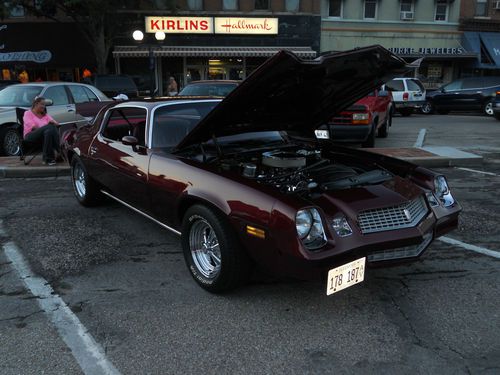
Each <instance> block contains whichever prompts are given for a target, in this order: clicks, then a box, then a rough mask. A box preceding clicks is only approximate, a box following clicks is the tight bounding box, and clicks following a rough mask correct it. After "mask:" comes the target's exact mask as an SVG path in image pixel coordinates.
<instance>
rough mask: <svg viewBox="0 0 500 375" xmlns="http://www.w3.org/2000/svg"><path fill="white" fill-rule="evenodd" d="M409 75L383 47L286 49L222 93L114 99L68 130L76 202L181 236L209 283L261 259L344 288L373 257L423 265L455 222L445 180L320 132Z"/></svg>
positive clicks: (245, 272) (237, 274)
mask: <svg viewBox="0 0 500 375" xmlns="http://www.w3.org/2000/svg"><path fill="white" fill-rule="evenodd" d="M404 70H405V64H404V62H403V61H402V60H401V59H399V58H398V57H396V56H394V55H392V54H391V53H390V52H389V51H387V50H385V49H384V48H382V47H380V46H373V47H366V48H361V49H356V50H353V51H348V52H343V53H336V54H329V55H325V56H321V57H319V58H318V59H316V60H314V61H302V60H300V59H299V58H297V57H296V56H295V55H293V54H291V53H289V52H285V51H282V52H280V53H278V54H277V55H275V56H274V57H273V58H271V59H269V60H268V61H267V62H266V63H264V64H263V65H262V66H261V67H259V68H258V69H257V70H256V71H255V72H254V73H253V74H252V75H251V76H250V77H249V78H248V79H247V80H245V81H243V82H242V83H241V84H240V85H239V86H238V87H237V88H236V89H235V90H234V91H232V92H231V93H230V94H229V95H228V96H227V97H226V98H225V99H223V100H220V99H208V98H207V99H187V98H184V99H181V98H175V97H174V98H172V99H171V100H162V101H129V102H120V103H114V104H112V105H109V106H107V107H105V108H104V109H102V110H101V112H100V113H99V114H98V116H97V118H96V120H95V121H94V123H93V124H89V125H88V126H84V127H81V128H80V129H78V130H75V131H74V133H73V134H72V135H71V137H68V144H67V145H66V147H67V156H68V160H69V162H70V163H71V170H72V172H71V175H72V183H73V187H74V191H75V195H76V198H77V199H78V201H79V202H80V203H81V204H83V205H86V206H87V205H93V204H96V203H98V202H99V201H100V199H101V198H102V196H108V197H111V198H113V199H114V200H116V201H118V202H120V203H122V204H124V205H126V206H127V207H129V208H131V209H133V210H134V211H136V212H138V213H140V214H141V215H143V216H144V217H146V218H148V219H151V220H153V221H155V222H156V223H158V224H160V225H161V226H162V227H164V228H165V229H167V230H169V231H171V232H173V233H176V234H178V235H180V237H181V243H182V249H183V252H184V258H185V261H186V264H187V266H188V269H189V272H190V273H191V274H192V276H193V278H194V280H195V281H196V282H197V283H198V284H199V285H200V286H202V287H203V288H205V289H206V290H208V291H211V292H221V291H224V290H228V289H231V288H235V287H237V286H238V285H241V284H242V283H243V282H245V281H246V280H247V279H248V277H249V275H250V273H251V270H252V269H253V268H254V267H255V266H259V267H261V268H263V269H264V270H267V271H268V272H271V273H273V274H275V275H286V276H292V277H297V278H300V279H311V278H322V279H323V280H326V287H325V289H326V293H327V294H331V293H334V292H337V291H339V290H342V289H344V288H346V287H349V286H351V285H354V284H356V283H358V282H361V281H363V279H364V272H365V268H366V266H367V265H368V264H375V263H378V264H385V263H387V262H390V261H394V260H402V259H405V260H408V259H415V258H417V257H419V256H420V255H421V254H422V253H423V251H424V250H425V249H426V248H427V247H428V246H429V244H430V243H431V241H432V240H433V239H434V238H436V237H437V236H440V235H442V234H444V233H447V232H449V231H450V230H452V229H454V228H456V226H457V221H458V215H459V212H460V210H461V208H460V206H459V204H458V203H457V202H456V201H455V199H454V198H453V196H452V194H451V192H450V190H449V188H448V185H447V183H446V179H445V177H444V176H443V175H441V174H438V173H434V172H432V171H430V170H427V169H425V168H422V167H417V166H415V165H413V164H410V163H407V162H404V161H400V160H396V159H392V158H388V157H386V156H382V155H376V154H373V153H369V152H365V151H362V150H355V149H349V148H343V147H340V146H337V145H334V144H333V143H332V142H331V141H330V140H329V139H324V138H327V137H325V136H326V135H327V134H325V133H327V130H323V131H322V132H320V133H316V134H320V135H321V137H320V139H317V138H316V137H315V131H316V129H317V128H318V127H319V126H321V125H322V124H325V123H326V122H327V121H328V119H330V118H331V117H332V116H334V115H335V113H339V112H341V111H342V110H343V109H344V108H346V107H348V106H350V105H351V104H352V103H354V102H355V101H356V100H358V99H359V98H360V97H363V96H365V95H366V94H367V93H369V92H371V91H372V90H374V89H375V88H376V87H379V86H380V85H381V84H382V82H383V81H384V80H387V79H390V77H391V76H392V75H401V74H402V72H403V71H404ZM139 235H140V234H139Z"/></svg>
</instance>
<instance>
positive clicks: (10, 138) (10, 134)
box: [3, 129, 21, 156]
mask: <svg viewBox="0 0 500 375" xmlns="http://www.w3.org/2000/svg"><path fill="white" fill-rule="evenodd" d="M20 144H21V138H20V137H19V134H18V133H17V131H15V130H14V129H9V130H7V132H6V133H5V137H4V139H3V149H4V151H5V154H6V155H7V156H15V155H18V154H19V151H20Z"/></svg>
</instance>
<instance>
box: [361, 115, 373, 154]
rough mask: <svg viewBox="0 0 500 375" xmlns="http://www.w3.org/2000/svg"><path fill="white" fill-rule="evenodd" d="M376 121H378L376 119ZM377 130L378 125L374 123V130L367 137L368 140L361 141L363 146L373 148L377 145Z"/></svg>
mask: <svg viewBox="0 0 500 375" xmlns="http://www.w3.org/2000/svg"><path fill="white" fill-rule="evenodd" d="M375 121H377V120H376V119H375ZM376 132H377V130H376V126H375V124H373V125H372V131H371V132H370V135H369V136H368V138H367V139H366V141H364V142H363V143H361V147H363V148H372V147H374V146H375V133H376Z"/></svg>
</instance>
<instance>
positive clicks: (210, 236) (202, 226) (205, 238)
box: [189, 218, 221, 279]
mask: <svg viewBox="0 0 500 375" xmlns="http://www.w3.org/2000/svg"><path fill="white" fill-rule="evenodd" d="M189 249H190V250H191V256H192V258H193V262H194V265H195V266H196V268H197V269H198V271H199V272H200V273H201V274H202V275H203V276H204V277H206V278H207V279H213V278H215V277H217V276H218V275H219V273H220V270H221V251H220V245H219V240H218V238H217V235H216V234H215V231H214V229H213V228H212V226H211V225H210V224H209V223H208V222H207V221H206V220H205V219H203V218H198V219H197V220H196V221H195V222H194V223H193V224H192V226H191V229H190V232H189Z"/></svg>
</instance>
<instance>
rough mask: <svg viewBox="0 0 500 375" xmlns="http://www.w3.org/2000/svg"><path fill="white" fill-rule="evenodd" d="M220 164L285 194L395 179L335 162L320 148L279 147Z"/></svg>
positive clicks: (379, 172) (382, 171)
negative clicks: (322, 152)
mask: <svg viewBox="0 0 500 375" xmlns="http://www.w3.org/2000/svg"><path fill="white" fill-rule="evenodd" d="M221 167H222V169H224V170H231V171H237V172H238V173H240V174H241V175H242V176H244V177H246V178H249V179H253V180H255V181H257V182H259V183H262V184H265V185H270V186H274V187H275V188H277V189H279V190H280V191H281V192H283V193H296V194H298V193H311V192H314V191H317V192H320V191H328V190H336V189H346V188H350V187H353V186H358V185H362V184H373V183H380V182H383V181H386V180H388V179H390V178H392V175H391V174H390V173H389V172H387V171H385V170H381V169H373V170H367V169H366V168H365V169H361V168H356V167H351V166H347V165H344V164H340V163H335V162H333V161H331V160H329V159H326V158H324V157H322V156H321V151H320V150H315V149H313V150H307V149H301V148H299V149H296V150H288V149H287V150H283V149H276V150H271V151H265V152H262V153H261V154H257V155H253V156H250V157H248V156H247V157H246V158H243V157H241V156H239V157H236V158H232V159H224V160H222V162H221Z"/></svg>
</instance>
